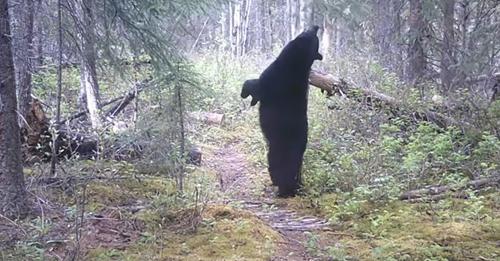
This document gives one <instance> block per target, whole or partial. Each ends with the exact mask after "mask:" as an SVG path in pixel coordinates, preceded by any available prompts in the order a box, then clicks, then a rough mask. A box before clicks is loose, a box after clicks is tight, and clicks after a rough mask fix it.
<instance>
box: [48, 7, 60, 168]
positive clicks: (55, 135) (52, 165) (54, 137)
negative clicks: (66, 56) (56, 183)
mask: <svg viewBox="0 0 500 261" xmlns="http://www.w3.org/2000/svg"><path fill="white" fill-rule="evenodd" d="M61 8H62V5H61V0H58V1H57V27H58V39H57V49H58V50H57V104H56V126H55V130H56V131H54V132H53V133H52V158H51V161H50V174H51V176H53V177H54V176H55V174H56V164H57V153H58V151H59V148H58V146H57V140H58V138H59V135H60V134H59V124H60V122H61V93H62V53H63V52H62V42H63V32H62V30H63V28H62V13H61Z"/></svg>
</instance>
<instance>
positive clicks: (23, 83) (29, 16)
mask: <svg viewBox="0 0 500 261" xmlns="http://www.w3.org/2000/svg"><path fill="white" fill-rule="evenodd" d="M23 5H24V6H23V9H24V12H23V15H22V21H21V28H22V29H21V32H22V33H23V39H22V40H21V41H22V46H21V49H22V50H20V54H22V55H21V57H20V60H21V61H20V64H19V66H18V68H19V83H18V95H19V112H20V114H21V117H23V119H24V118H26V115H27V113H28V111H29V109H30V104H31V87H32V86H31V85H32V84H31V83H32V80H31V75H32V72H33V62H32V61H33V57H34V52H33V17H34V1H33V0H24V1H23ZM24 122H25V121H24V120H21V126H24Z"/></svg>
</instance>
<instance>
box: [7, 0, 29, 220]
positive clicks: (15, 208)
mask: <svg viewBox="0 0 500 261" xmlns="http://www.w3.org/2000/svg"><path fill="white" fill-rule="evenodd" d="M7 2H8V1H7V0H0V148H1V149H0V214H2V215H4V216H6V217H8V218H24V217H25V216H26V215H27V214H28V211H29V207H28V201H27V194H26V187H25V184H24V174H23V167H22V160H21V139H20V135H19V134H20V130H19V124H18V117H17V98H16V82H15V72H14V61H13V55H12V43H11V39H10V34H11V31H10V24H9V14H8V3H7Z"/></svg>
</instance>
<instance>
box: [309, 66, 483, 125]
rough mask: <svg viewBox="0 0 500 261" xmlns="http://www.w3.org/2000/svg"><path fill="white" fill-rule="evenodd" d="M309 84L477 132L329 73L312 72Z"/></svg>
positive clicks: (453, 120)
mask: <svg viewBox="0 0 500 261" xmlns="http://www.w3.org/2000/svg"><path fill="white" fill-rule="evenodd" d="M309 83H310V84H311V85H313V86H315V87H318V88H320V89H321V90H322V91H326V92H327V95H329V96H332V95H338V96H342V97H346V98H350V99H356V100H358V101H366V102H367V103H369V105H371V106H374V107H377V108H389V109H390V110H391V111H392V112H394V113H397V114H401V115H407V116H410V117H412V118H414V119H417V120H423V121H429V122H433V123H435V124H437V125H438V126H440V127H442V128H446V127H449V126H456V127H459V128H461V129H464V130H467V131H474V132H477V131H475V128H474V127H473V126H471V125H470V124H468V123H466V122H460V121H457V120H455V119H453V118H451V117H448V116H446V115H443V114H441V113H439V112H435V111H431V110H430V109H416V108H409V107H408V105H407V104H404V103H402V102H400V101H398V100H397V99H396V98H394V97H391V96H389V95H386V94H384V93H380V92H378V91H376V90H372V89H366V88H359V87H356V86H353V85H352V84H349V83H348V82H347V81H345V80H344V79H342V78H339V77H335V76H333V75H331V74H328V73H323V72H319V71H316V70H312V71H311V73H310V75H309Z"/></svg>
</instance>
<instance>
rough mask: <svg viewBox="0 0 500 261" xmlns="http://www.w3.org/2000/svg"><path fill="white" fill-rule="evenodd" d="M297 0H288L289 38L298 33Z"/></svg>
mask: <svg viewBox="0 0 500 261" xmlns="http://www.w3.org/2000/svg"><path fill="white" fill-rule="evenodd" d="M299 9H300V7H299V0H290V32H291V36H290V40H292V39H293V38H294V37H295V36H297V35H298V34H299V20H300V19H299Z"/></svg>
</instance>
